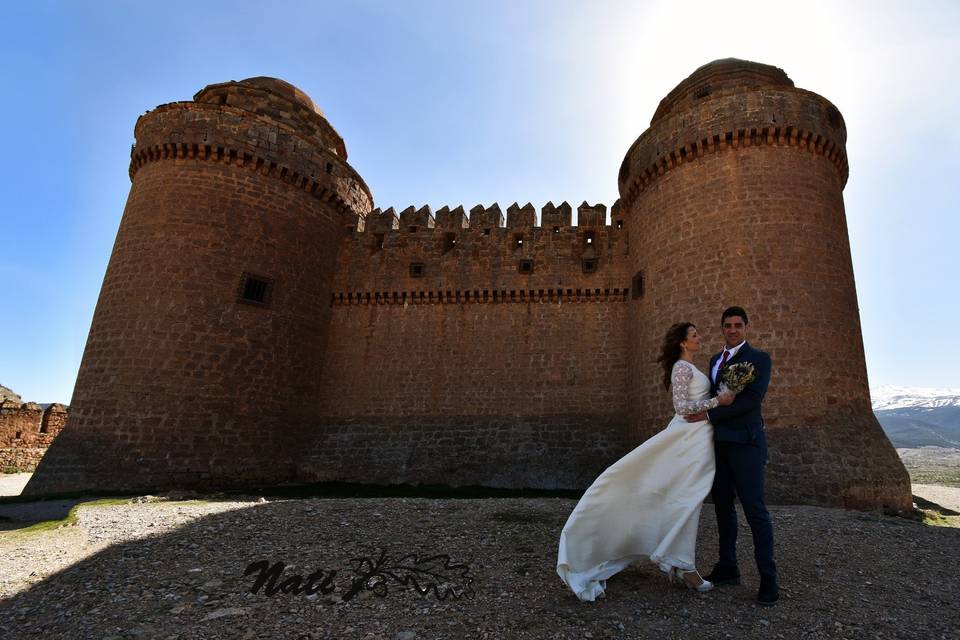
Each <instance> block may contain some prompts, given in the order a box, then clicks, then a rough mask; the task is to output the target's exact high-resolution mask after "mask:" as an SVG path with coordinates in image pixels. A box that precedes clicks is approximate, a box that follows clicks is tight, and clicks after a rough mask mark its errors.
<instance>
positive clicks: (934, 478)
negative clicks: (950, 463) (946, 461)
mask: <svg viewBox="0 0 960 640" xmlns="http://www.w3.org/2000/svg"><path fill="white" fill-rule="evenodd" d="M907 471H908V472H909V473H910V481H911V482H914V483H916V484H936V485H940V486H941V487H956V488H960V469H943V468H939V469H938V468H925V467H921V468H914V469H911V468H909V467H907Z"/></svg>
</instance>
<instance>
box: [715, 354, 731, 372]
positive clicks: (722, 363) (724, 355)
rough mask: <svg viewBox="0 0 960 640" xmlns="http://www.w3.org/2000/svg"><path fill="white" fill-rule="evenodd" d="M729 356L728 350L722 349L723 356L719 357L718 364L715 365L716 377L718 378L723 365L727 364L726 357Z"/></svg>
mask: <svg viewBox="0 0 960 640" xmlns="http://www.w3.org/2000/svg"><path fill="white" fill-rule="evenodd" d="M729 357H730V352H729V351H728V350H726V349H724V350H723V357H722V358H720V366H719V367H717V378H720V372H721V371H723V365H725V364H727V358H729Z"/></svg>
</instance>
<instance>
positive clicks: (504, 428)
mask: <svg viewBox="0 0 960 640" xmlns="http://www.w3.org/2000/svg"><path fill="white" fill-rule="evenodd" d="M626 307H627V302H626V300H625V299H624V297H623V296H622V295H617V296H611V297H600V298H591V299H590V300H587V299H586V298H583V297H581V298H580V299H570V300H553V301H548V300H538V301H520V300H514V301H510V300H509V299H507V300H503V301H496V302H494V301H492V300H488V301H487V302H484V301H482V299H481V300H480V301H477V302H464V301H463V300H461V301H459V302H458V301H455V300H451V301H449V302H447V301H446V300H444V301H442V302H441V301H436V300H434V301H433V302H432V303H431V302H427V303H419V302H416V303H413V304H411V303H407V304H359V305H336V306H335V307H334V313H333V318H332V320H331V324H330V340H329V343H328V348H327V354H326V358H325V361H324V369H323V371H324V384H325V387H326V388H327V389H328V390H329V393H328V394H327V395H326V396H325V397H324V400H323V402H322V403H321V409H320V415H321V416H322V417H321V420H320V422H319V425H318V432H317V435H316V437H315V441H314V444H313V445H312V447H311V448H310V449H309V451H308V455H307V457H306V459H305V460H304V461H303V462H301V465H300V474H301V475H300V477H301V479H303V480H309V481H318V480H351V481H357V482H385V483H396V482H411V483H414V484H419V483H428V484H429V483H437V484H448V485H454V486H456V485H480V484H484V485H488V486H512V487H516V486H526V487H542V488H579V487H583V486H585V485H587V484H589V483H590V482H592V480H593V478H594V477H595V476H596V474H597V473H598V472H599V471H602V470H603V468H604V467H606V466H607V465H609V464H610V463H611V462H613V461H614V460H616V459H617V458H618V457H619V456H620V455H622V454H623V453H626V451H628V450H629V449H630V448H632V447H631V446H630V442H629V440H628V439H627V438H626V430H625V428H626V413H627V407H626V396H627V394H626V344H627V337H626V334H625V332H624V331H623V326H624V324H625V322H626V311H627V309H626Z"/></svg>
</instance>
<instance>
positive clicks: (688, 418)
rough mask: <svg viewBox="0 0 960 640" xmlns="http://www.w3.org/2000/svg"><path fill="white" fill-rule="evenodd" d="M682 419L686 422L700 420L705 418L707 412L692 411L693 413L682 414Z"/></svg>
mask: <svg viewBox="0 0 960 640" xmlns="http://www.w3.org/2000/svg"><path fill="white" fill-rule="evenodd" d="M683 419H684V420H686V421H687V422H702V421H703V420H706V419H707V412H706V411H701V412H700V413H694V414H693V415H689V416H683Z"/></svg>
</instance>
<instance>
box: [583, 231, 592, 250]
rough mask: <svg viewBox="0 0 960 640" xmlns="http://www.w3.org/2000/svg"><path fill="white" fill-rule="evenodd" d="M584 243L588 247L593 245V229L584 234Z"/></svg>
mask: <svg viewBox="0 0 960 640" xmlns="http://www.w3.org/2000/svg"><path fill="white" fill-rule="evenodd" d="M583 244H584V245H585V246H588V247H592V246H593V231H587V232H585V233H584V234H583Z"/></svg>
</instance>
